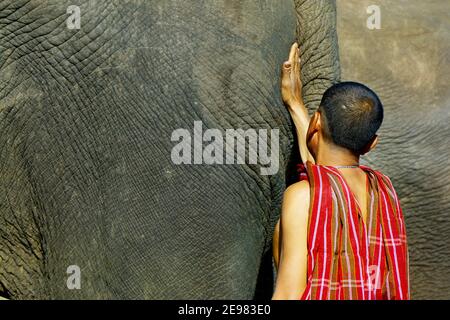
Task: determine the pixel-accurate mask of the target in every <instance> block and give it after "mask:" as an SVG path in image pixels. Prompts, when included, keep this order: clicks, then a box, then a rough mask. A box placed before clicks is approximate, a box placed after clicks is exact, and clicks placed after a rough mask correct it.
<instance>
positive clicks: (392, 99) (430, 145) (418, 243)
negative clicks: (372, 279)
mask: <svg viewBox="0 0 450 320" xmlns="http://www.w3.org/2000/svg"><path fill="white" fill-rule="evenodd" d="M372 4H374V3H373V2H372V1H369V0H364V1H360V0H339V1H338V2H337V7H338V12H339V14H338V35H339V45H340V57H341V61H342V65H341V67H342V78H343V79H346V80H357V81H361V82H363V83H366V84H368V85H369V86H370V87H372V88H373V89H374V90H375V91H376V92H377V93H378V94H379V96H380V98H381V100H382V101H383V103H384V107H385V121H384V123H383V126H382V127H381V129H380V132H379V135H380V143H379V146H378V147H377V148H376V149H375V150H374V151H372V152H370V153H369V154H368V155H367V156H366V157H364V163H365V164H368V165H370V166H372V167H374V168H376V169H379V170H382V171H383V172H384V173H386V174H387V175H389V176H390V177H391V179H392V181H393V183H394V185H395V188H396V190H397V192H398V194H399V197H400V201H401V203H402V207H403V211H404V214H405V220H406V228H407V230H406V231H407V236H408V242H409V253H410V273H411V296H412V298H413V299H449V298H450V268H449V267H450V258H449V257H450V241H449V239H448V234H449V232H450V214H449V212H450V198H449V194H450V184H449V183H448V180H449V175H450V149H449V146H448V144H449V137H450V126H449V123H450V91H449V89H448V88H449V82H450V63H449V62H450V41H449V40H450V20H449V12H450V3H449V2H448V1H442V0H434V1H428V2H423V1H419V0H411V1H408V2H405V3H400V2H398V1H395V0H385V1H381V2H380V3H379V5H380V9H381V28H380V29H379V30H377V29H375V30H369V29H368V28H366V27H365V22H366V20H367V18H368V17H369V16H370V15H369V14H367V13H366V8H367V7H368V6H369V5H372Z"/></svg>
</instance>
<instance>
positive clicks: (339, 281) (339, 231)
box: [299, 162, 410, 300]
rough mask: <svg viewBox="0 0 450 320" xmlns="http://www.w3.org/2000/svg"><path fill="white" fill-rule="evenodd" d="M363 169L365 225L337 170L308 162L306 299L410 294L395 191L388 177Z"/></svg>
mask: <svg viewBox="0 0 450 320" xmlns="http://www.w3.org/2000/svg"><path fill="white" fill-rule="evenodd" d="M303 168H304V167H303ZM360 168H361V169H363V170H364V171H365V172H366V173H367V177H368V179H367V190H368V192H369V195H370V197H369V198H368V199H369V201H368V204H367V205H368V208H367V210H368V211H367V212H368V215H367V227H366V224H365V223H364V221H363V218H362V215H361V210H360V209H359V206H358V204H357V202H356V200H355V198H354V196H353V193H352V192H351V191H350V189H349V187H348V185H347V183H346V182H345V180H344V178H343V177H342V175H341V173H340V172H339V170H337V169H336V168H334V167H332V166H321V165H314V164H312V163H310V162H308V163H307V166H306V171H307V174H308V179H309V183H310V188H311V206H310V213H309V221H308V268H307V270H308V271H307V277H308V278H307V287H306V289H305V291H304V293H303V295H302V296H301V299H302V300H325V299H332V300H342V299H349V300H350V299H360V300H379V299H389V300H391V299H392V300H394V299H395V300H403V299H409V298H410V293H409V261H408V260H409V257H408V249H407V242H406V231H405V223H404V219H403V213H402V209H401V207H400V203H399V200H398V198H397V194H396V192H395V190H394V187H393V186H392V183H391V181H390V179H389V178H388V177H387V176H385V175H383V174H382V173H380V172H378V171H374V170H372V169H370V168H368V167H365V166H360ZM299 169H302V168H301V167H300V168H299ZM301 177H302V176H301Z"/></svg>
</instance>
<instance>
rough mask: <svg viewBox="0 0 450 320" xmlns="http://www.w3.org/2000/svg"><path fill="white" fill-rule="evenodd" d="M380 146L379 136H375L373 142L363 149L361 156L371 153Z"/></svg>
mask: <svg viewBox="0 0 450 320" xmlns="http://www.w3.org/2000/svg"><path fill="white" fill-rule="evenodd" d="M377 144H378V136H377V135H375V136H374V137H373V138H372V140H370V142H369V143H368V144H367V145H366V146H365V148H364V149H363V151H362V152H361V155H363V154H366V153H367V152H369V151H370V150H373V149H374V148H375V147H376V146H377Z"/></svg>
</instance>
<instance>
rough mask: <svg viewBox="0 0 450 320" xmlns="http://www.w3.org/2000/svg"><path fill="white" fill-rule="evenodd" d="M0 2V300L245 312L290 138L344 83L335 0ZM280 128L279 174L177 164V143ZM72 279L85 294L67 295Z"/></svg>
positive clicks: (288, 154) (275, 215) (265, 244)
mask: <svg viewBox="0 0 450 320" xmlns="http://www.w3.org/2000/svg"><path fill="white" fill-rule="evenodd" d="M79 3H80V4H79V6H80V8H81V29H80V30H69V29H67V27H66V18H67V17H68V15H67V14H66V8H67V7H68V6H69V5H73V4H78V1H75V2H74V1H59V0H58V1H57V0H50V1H28V0H20V1H17V0H14V1H13V0H10V1H2V2H1V3H0V25H1V26H2V27H1V28H0V239H1V242H0V291H2V292H3V295H6V296H7V297H10V298H118V299H121V298H170V299H177V298H178V299H179V298H198V299H200V298H244V299H247V298H252V297H253V296H254V292H255V286H256V281H257V276H258V271H259V268H260V262H261V257H262V256H263V254H264V252H265V251H267V250H268V249H269V247H270V239H271V236H272V230H273V226H274V223H275V221H276V220H277V218H278V211H279V210H278V208H279V203H280V198H281V194H282V191H283V189H284V187H285V178H286V177H285V176H286V168H287V164H288V162H289V160H290V158H292V156H291V153H292V152H291V151H292V146H293V142H292V137H293V134H292V127H291V125H290V121H289V117H288V114H287V112H286V110H285V108H284V106H283V105H282V104H281V101H280V97H279V81H278V78H279V66H280V64H281V63H282V61H283V60H284V59H285V58H286V55H287V53H288V49H289V46H290V45H291V43H292V42H293V41H294V40H295V34H296V25H297V24H298V28H299V30H298V38H299V39H298V40H299V41H300V42H301V43H302V52H303V57H302V59H303V61H304V69H303V70H304V74H303V79H304V82H305V96H306V102H307V103H308V104H310V105H311V104H314V103H317V101H318V100H319V99H320V95H321V94H322V92H323V91H324V90H325V89H326V88H327V87H328V86H329V85H330V84H331V83H332V82H335V81H337V80H338V77H339V63H338V50H337V40H336V28H335V4H334V2H332V1H316V0H314V1H291V0H278V1H272V0H265V1H264V0H255V1H240V0H233V1H231V0H222V1H220V0H214V1H211V0H208V1H206V0H204V1H200V0H199V1H179V0H177V1H175V0H160V1H158V0H154V1H143V0H135V1H123V0H120V1H118V0H117V1H89V2H81V1H80V2H79ZM194 120H202V121H203V123H204V125H205V126H206V127H209V128H219V129H225V128H242V129H247V128H254V129H259V128H279V129H280V138H281V139H280V156H281V158H280V171H279V172H278V173H277V174H276V175H274V176H269V177H268V176H261V175H260V174H259V168H258V166H255V165H253V166H247V165H222V166H217V165H216V166H206V165H196V166H186V165H181V166H176V165H174V164H173V163H172V162H171V159H170V154H171V148H172V147H173V145H174V143H173V142H171V141H170V136H171V133H172V132H173V130H175V129H178V128H187V129H190V130H192V126H193V121H194ZM70 265H78V266H79V267H80V269H81V289H80V290H69V289H68V288H67V286H66V279H67V276H68V275H67V274H66V270H67V267H68V266H70Z"/></svg>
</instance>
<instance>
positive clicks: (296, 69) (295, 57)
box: [294, 46, 300, 75]
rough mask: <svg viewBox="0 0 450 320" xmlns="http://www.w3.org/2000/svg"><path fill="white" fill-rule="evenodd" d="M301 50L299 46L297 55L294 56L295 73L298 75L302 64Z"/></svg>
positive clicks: (296, 50) (296, 51)
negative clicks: (300, 60)
mask: <svg viewBox="0 0 450 320" xmlns="http://www.w3.org/2000/svg"><path fill="white" fill-rule="evenodd" d="M299 59H300V57H299V49H298V46H297V49H295V55H294V72H295V74H296V75H297V74H298V73H299V71H300V62H299Z"/></svg>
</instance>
